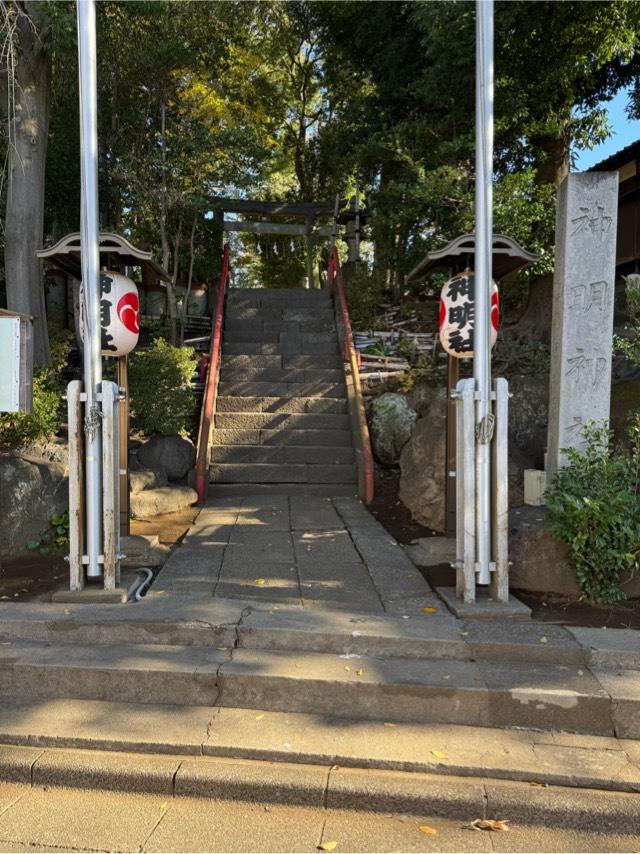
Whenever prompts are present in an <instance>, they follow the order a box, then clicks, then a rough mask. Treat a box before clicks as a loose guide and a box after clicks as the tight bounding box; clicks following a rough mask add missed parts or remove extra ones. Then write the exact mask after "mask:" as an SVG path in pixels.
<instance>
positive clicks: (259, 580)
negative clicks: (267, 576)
mask: <svg viewBox="0 0 640 854" xmlns="http://www.w3.org/2000/svg"><path fill="white" fill-rule="evenodd" d="M255 583H256V584H264V583H265V581H264V578H256V580H255Z"/></svg>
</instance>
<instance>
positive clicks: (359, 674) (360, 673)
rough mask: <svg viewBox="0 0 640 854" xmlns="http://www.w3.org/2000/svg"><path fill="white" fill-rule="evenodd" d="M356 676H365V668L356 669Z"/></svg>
mask: <svg viewBox="0 0 640 854" xmlns="http://www.w3.org/2000/svg"><path fill="white" fill-rule="evenodd" d="M356 676H364V670H363V669H362V668H360V670H356Z"/></svg>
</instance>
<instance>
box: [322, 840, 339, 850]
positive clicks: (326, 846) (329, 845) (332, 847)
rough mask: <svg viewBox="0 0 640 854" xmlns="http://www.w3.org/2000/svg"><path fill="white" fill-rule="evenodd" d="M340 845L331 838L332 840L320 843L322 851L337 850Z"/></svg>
mask: <svg viewBox="0 0 640 854" xmlns="http://www.w3.org/2000/svg"><path fill="white" fill-rule="evenodd" d="M337 847H338V843H337V842H334V841H333V840H331V841H330V842H323V843H322V845H318V848H319V849H320V851H335V850H336V848H337Z"/></svg>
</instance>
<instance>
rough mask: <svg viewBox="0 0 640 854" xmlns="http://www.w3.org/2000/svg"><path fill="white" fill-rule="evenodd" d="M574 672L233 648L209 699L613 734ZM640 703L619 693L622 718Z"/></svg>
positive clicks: (609, 707) (596, 698) (594, 687)
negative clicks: (214, 695) (215, 695)
mask: <svg viewBox="0 0 640 854" xmlns="http://www.w3.org/2000/svg"><path fill="white" fill-rule="evenodd" d="M580 672H581V673H582V675H579V673H578V670H577V669H576V668H570V667H554V666H551V665H545V666H543V667H539V666H534V665H524V664H523V665H515V664H512V665H510V666H509V667H504V666H501V665H493V664H489V663H485V662H480V663H474V662H467V661H407V660H404V659H378V658H368V657H362V658H353V657H349V658H341V657H339V656H335V655H334V656H329V655H321V654H316V653H299V654H296V655H292V654H291V653H281V652H274V651H271V650H269V651H267V650H250V649H237V650H235V651H234V654H233V657H232V660H231V661H230V662H227V663H226V664H223V665H222V666H221V667H220V671H219V676H218V678H219V687H220V697H219V699H218V705H221V706H224V707H227V708H229V707H231V708H233V707H235V708H250V709H265V710H269V711H279V712H309V710H310V709H312V710H313V712H314V714H316V715H320V716H322V715H327V716H332V717H337V718H347V719H352V720H377V721H380V722H383V721H391V722H398V723H401V722H415V723H418V722H421V723H424V724H428V723H448V724H456V725H465V726H489V727H503V726H504V727H528V728H537V729H545V730H563V731H569V732H583V733H591V734H594V735H607V736H611V735H614V734H615V727H614V722H613V718H612V713H613V707H614V704H613V703H612V701H611V697H610V696H609V694H608V693H607V691H606V690H605V689H604V688H603V687H602V686H601V685H600V683H599V682H598V681H597V679H596V678H595V677H594V676H593V675H592V674H590V673H589V672H587V671H580ZM629 684H631V682H630V681H629ZM631 706H633V709H631ZM639 712H640V698H637V697H636V700H635V701H628V703H627V705H626V711H625V720H626V721H627V722H628V723H630V724H631V726H632V727H633V726H636V727H637V723H636V724H634V723H633V721H634V720H635V721H636V722H637V720H638V718H637V715H638V713H639ZM634 716H635V717H634ZM627 735H629V733H627Z"/></svg>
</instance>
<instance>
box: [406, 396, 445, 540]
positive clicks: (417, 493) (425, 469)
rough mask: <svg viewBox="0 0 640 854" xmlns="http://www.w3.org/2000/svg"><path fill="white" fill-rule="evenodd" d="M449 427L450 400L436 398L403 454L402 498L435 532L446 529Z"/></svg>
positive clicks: (420, 519) (423, 523) (412, 514)
mask: <svg viewBox="0 0 640 854" xmlns="http://www.w3.org/2000/svg"><path fill="white" fill-rule="evenodd" d="M446 428H447V402H446V400H444V399H440V400H435V401H434V402H433V403H432V404H431V406H430V407H429V409H428V410H427V413H426V415H425V416H424V418H421V419H420V420H419V421H418V422H417V423H416V425H415V427H414V428H413V433H412V434H411V438H410V439H409V441H408V442H407V444H406V445H405V446H404V448H403V449H402V453H401V455H400V473H401V474H400V493H399V494H400V500H401V501H402V503H403V504H404V505H405V506H406V507H407V508H408V509H409V511H410V512H411V516H412V517H413V518H414V519H415V520H416V522H419V523H420V524H421V525H424V526H425V527H426V528H431V530H433V531H444V491H445V458H446Z"/></svg>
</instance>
